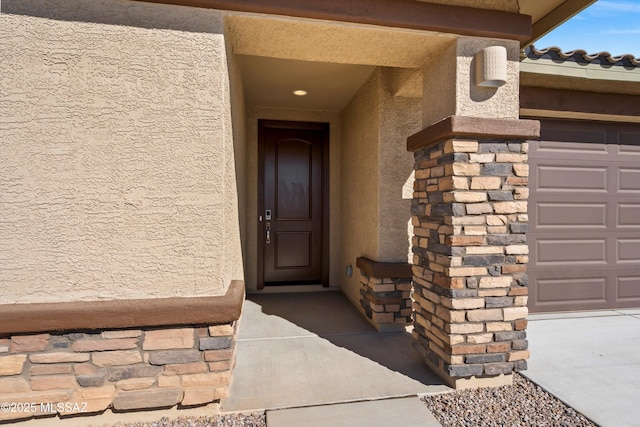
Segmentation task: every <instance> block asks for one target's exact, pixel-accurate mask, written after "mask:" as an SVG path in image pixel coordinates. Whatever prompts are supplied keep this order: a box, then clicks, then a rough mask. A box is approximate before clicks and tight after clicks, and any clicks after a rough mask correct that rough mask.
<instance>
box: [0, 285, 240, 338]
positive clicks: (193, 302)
mask: <svg viewBox="0 0 640 427" xmlns="http://www.w3.org/2000/svg"><path fill="white" fill-rule="evenodd" d="M243 301H244V282H243V281H240V280H234V281H232V282H231V285H230V286H229V289H228V290H227V293H226V294H225V295H223V296H217V297H194V298H158V299H131V300H111V301H78V302H52V303H35V304H3V305H0V334H1V335H9V334H18V333H31V332H51V331H61V330H66V331H68V330H94V329H119V328H138V327H145V326H172V325H211V324H218V323H230V322H233V321H234V320H238V319H239V318H240V312H241V311H242V303H243Z"/></svg>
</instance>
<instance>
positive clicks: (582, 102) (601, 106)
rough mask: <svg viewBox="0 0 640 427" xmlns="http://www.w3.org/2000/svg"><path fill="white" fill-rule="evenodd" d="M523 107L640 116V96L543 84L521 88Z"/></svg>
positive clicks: (521, 105)
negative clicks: (544, 86) (542, 85)
mask: <svg viewBox="0 0 640 427" xmlns="http://www.w3.org/2000/svg"><path fill="white" fill-rule="evenodd" d="M520 108H523V109H526V110H544V111H572V112H579V113H591V114H606V115H610V116H640V96H638V95H626V94H613V93H598V92H583V91H577V90H567V89H551V88H540V87H521V88H520Z"/></svg>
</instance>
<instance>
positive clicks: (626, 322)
mask: <svg viewBox="0 0 640 427" xmlns="http://www.w3.org/2000/svg"><path fill="white" fill-rule="evenodd" d="M527 335H528V339H529V343H530V348H531V359H530V360H529V369H528V370H527V371H524V372H523V374H524V375H525V376H527V377H529V378H530V379H531V380H533V381H534V382H536V383H537V384H539V385H540V386H542V387H543V388H544V389H545V390H547V391H549V392H550V393H552V394H553V395H555V396H556V397H558V398H559V399H561V400H562V401H564V402H565V403H567V404H568V405H570V406H571V407H573V408H575V409H576V410H578V411H580V412H581V413H583V414H584V415H585V416H586V417H588V418H589V419H591V420H592V421H594V422H596V423H597V424H599V425H601V426H603V427H609V426H611V427H618V426H629V427H631V426H640V400H639V399H640V310H615V311H601V312H583V313H563V314H534V315H530V316H529V327H528V331H527Z"/></svg>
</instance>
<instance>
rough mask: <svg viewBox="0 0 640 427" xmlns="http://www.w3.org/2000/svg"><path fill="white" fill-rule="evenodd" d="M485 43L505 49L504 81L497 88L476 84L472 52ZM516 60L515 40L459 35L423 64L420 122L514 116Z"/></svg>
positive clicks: (515, 106)
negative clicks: (435, 58)
mask: <svg viewBox="0 0 640 427" xmlns="http://www.w3.org/2000/svg"><path fill="white" fill-rule="evenodd" d="M488 46H503V47H505V48H506V50H507V82H506V83H505V84H504V86H502V87H499V88H485V87H479V86H477V85H476V84H475V63H476V58H475V55H476V54H477V53H478V52H479V51H480V50H482V49H483V48H485V47H488ZM519 64H520V63H519V44H518V43H517V42H509V41H505V40H491V39H479V38H473V37H459V38H458V39H456V41H455V42H452V43H451V44H449V46H448V47H447V48H446V49H445V50H443V51H442V52H441V55H440V58H439V59H438V60H437V61H432V62H431V63H429V64H428V65H427V66H426V67H425V72H424V79H423V101H424V109H423V125H424V126H425V127H426V126H428V125H431V124H433V123H436V122H437V121H439V120H442V119H443V118H445V117H448V116H451V115H460V116H469V117H498V118H505V119H513V118H517V117H518V105H519V104H518V87H519Z"/></svg>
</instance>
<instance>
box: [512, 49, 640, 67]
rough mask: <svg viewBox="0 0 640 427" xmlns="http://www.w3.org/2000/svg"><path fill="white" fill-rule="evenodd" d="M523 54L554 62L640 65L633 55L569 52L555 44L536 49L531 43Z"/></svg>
mask: <svg viewBox="0 0 640 427" xmlns="http://www.w3.org/2000/svg"><path fill="white" fill-rule="evenodd" d="M524 54H525V56H526V57H527V58H529V59H550V60H552V61H555V62H577V63H579V64H599V65H604V66H612V65H615V66H622V67H625V68H637V67H640V58H635V57H634V56H633V55H630V54H629V55H622V56H611V54H610V53H609V52H598V53H596V54H589V53H587V51H585V50H581V49H577V50H572V51H570V52H563V51H562V49H560V48H559V47H556V46H552V47H548V48H546V49H536V47H535V46H533V45H531V46H529V47H527V48H525V50H524Z"/></svg>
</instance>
